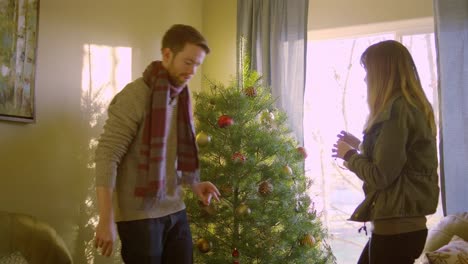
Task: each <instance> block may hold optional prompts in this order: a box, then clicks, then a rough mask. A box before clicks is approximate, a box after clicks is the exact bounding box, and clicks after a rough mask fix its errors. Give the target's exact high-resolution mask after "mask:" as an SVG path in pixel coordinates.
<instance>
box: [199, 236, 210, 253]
mask: <svg viewBox="0 0 468 264" xmlns="http://www.w3.org/2000/svg"><path fill="white" fill-rule="evenodd" d="M197 248H198V250H199V251H200V252H201V253H208V252H210V250H211V242H209V241H208V240H206V239H204V238H199V239H198V240H197Z"/></svg>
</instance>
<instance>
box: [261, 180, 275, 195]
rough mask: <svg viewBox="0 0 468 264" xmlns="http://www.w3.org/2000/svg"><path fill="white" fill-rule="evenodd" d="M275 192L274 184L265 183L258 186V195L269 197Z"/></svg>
mask: <svg viewBox="0 0 468 264" xmlns="http://www.w3.org/2000/svg"><path fill="white" fill-rule="evenodd" d="M272 192H273V184H271V183H269V182H268V181H263V182H261V183H260V185H259V186H258V193H259V194H260V195H261V196H267V195H269V194H271V193H272Z"/></svg>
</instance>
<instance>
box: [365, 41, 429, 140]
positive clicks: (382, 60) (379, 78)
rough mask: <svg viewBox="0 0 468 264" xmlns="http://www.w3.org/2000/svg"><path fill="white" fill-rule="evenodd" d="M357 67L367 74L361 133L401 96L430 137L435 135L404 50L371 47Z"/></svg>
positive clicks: (394, 44)
mask: <svg viewBox="0 0 468 264" xmlns="http://www.w3.org/2000/svg"><path fill="white" fill-rule="evenodd" d="M361 64H362V65H363V66H364V68H365V70H366V72H367V77H366V78H367V103H368V105H369V116H368V118H367V122H366V125H365V131H367V130H368V129H369V128H370V127H371V126H372V124H373V122H374V121H375V118H376V117H377V116H378V115H379V114H380V113H381V112H382V111H383V109H384V108H385V107H386V105H387V103H388V102H389V100H390V99H391V98H392V97H394V96H395V95H397V94H402V95H403V96H404V98H405V99H406V101H408V103H409V104H411V105H413V106H414V107H416V108H418V109H420V110H421V111H422V112H423V113H424V115H425V116H426V120H427V123H428V125H429V127H430V128H431V130H432V133H433V135H436V133H437V130H436V125H435V121H434V112H433V110H432V106H431V104H430V103H429V100H427V97H426V95H425V93H424V90H423V89H422V86H421V81H420V80H419V75H418V71H417V69H416V66H415V64H414V61H413V58H412V57H411V54H410V53H409V51H408V49H407V48H406V47H405V46H403V45H402V44H401V43H399V42H398V41H394V40H387V41H382V42H379V43H377V44H374V45H371V46H370V47H368V48H367V49H366V50H365V51H364V53H363V54H362V56H361Z"/></svg>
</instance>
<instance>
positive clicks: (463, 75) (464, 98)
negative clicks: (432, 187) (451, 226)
mask: <svg viewBox="0 0 468 264" xmlns="http://www.w3.org/2000/svg"><path fill="white" fill-rule="evenodd" d="M434 16H435V22H436V40H437V51H438V63H439V87H440V90H439V91H440V113H441V124H440V125H441V139H442V144H441V152H440V155H441V182H442V199H443V205H444V213H445V214H453V213H457V212H467V211H468V184H467V183H466V179H467V178H468V1H467V0H434Z"/></svg>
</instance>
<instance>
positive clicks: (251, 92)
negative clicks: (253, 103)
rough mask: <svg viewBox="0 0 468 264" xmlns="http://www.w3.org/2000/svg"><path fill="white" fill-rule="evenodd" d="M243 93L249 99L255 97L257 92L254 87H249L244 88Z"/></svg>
mask: <svg viewBox="0 0 468 264" xmlns="http://www.w3.org/2000/svg"><path fill="white" fill-rule="evenodd" d="M244 93H245V95H247V96H249V97H255V96H257V90H255V87H253V86H249V87H247V88H245V89H244Z"/></svg>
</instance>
